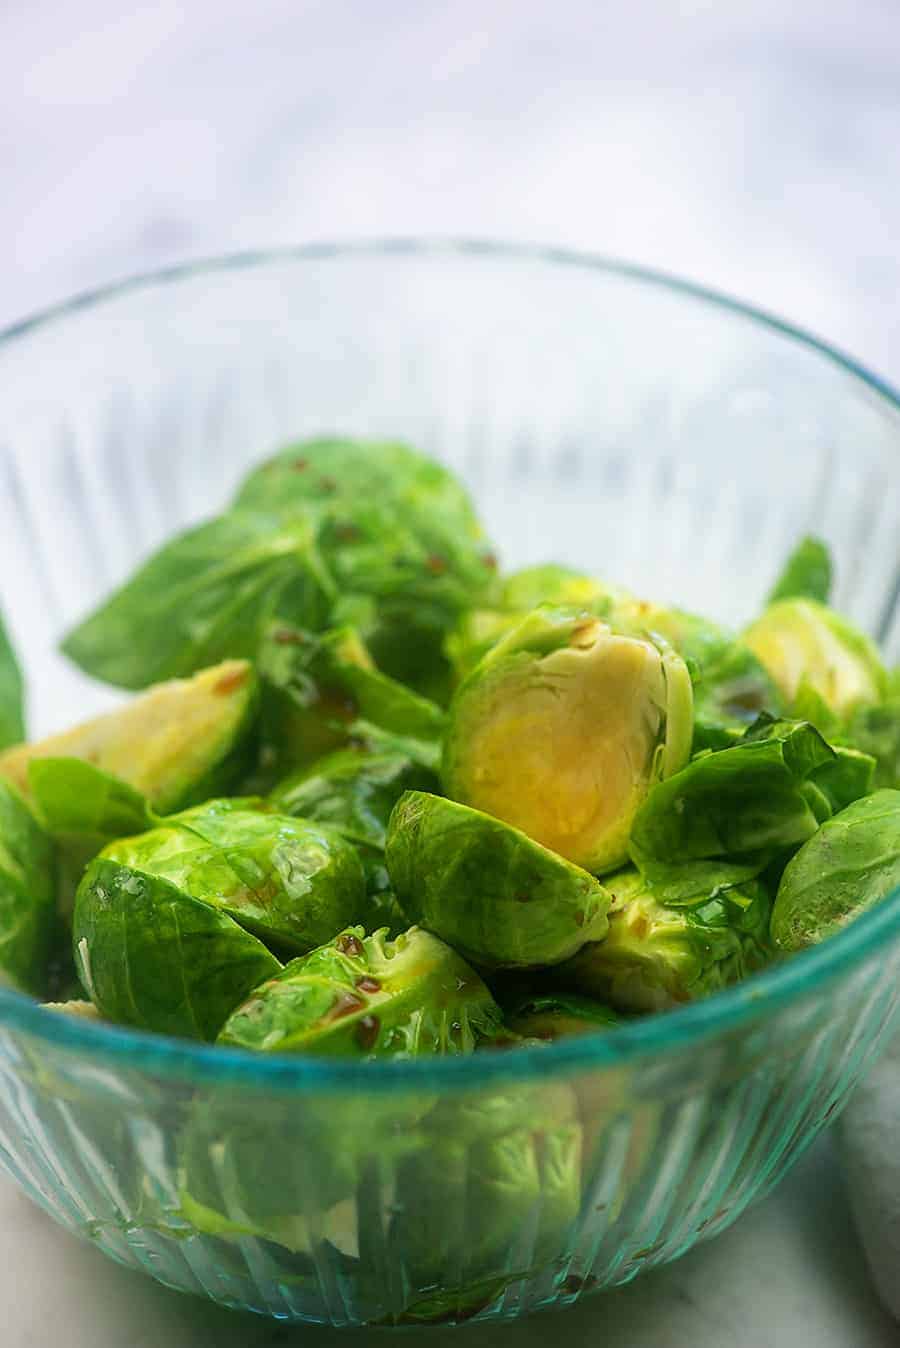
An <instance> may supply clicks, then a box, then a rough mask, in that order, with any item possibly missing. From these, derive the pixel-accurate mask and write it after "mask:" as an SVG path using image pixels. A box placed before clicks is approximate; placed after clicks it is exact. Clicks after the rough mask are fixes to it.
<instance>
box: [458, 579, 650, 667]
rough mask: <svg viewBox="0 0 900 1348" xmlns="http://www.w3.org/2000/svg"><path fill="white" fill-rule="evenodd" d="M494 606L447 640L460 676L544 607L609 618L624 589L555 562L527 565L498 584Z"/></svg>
mask: <svg viewBox="0 0 900 1348" xmlns="http://www.w3.org/2000/svg"><path fill="white" fill-rule="evenodd" d="M488 597H489V598H490V600H491V601H492V607H490V608H472V609H469V610H468V611H467V612H465V613H464V614H463V615H462V617H461V618H460V620H459V622H458V624H457V626H456V627H455V628H454V630H453V631H452V632H451V633H450V635H449V636H448V637H447V641H446V650H447V654H448V656H449V658H450V661H451V663H452V665H453V667H454V670H455V672H456V675H457V678H462V677H463V676H464V675H466V674H468V673H470V672H471V671H472V670H473V669H474V668H475V666H476V665H477V664H478V662H479V660H480V659H481V658H482V656H484V655H486V654H487V653H488V651H489V650H490V649H491V647H492V646H493V645H495V643H496V642H497V641H499V639H500V638H501V637H503V636H505V635H506V633H507V632H510V631H512V629H513V628H514V627H517V626H518V624H519V623H520V622H521V621H522V619H523V618H526V617H527V616H528V614H529V613H530V612H531V611H532V609H535V608H538V607H539V606H540V605H542V604H553V605H556V606H562V607H567V608H577V609H579V610H581V611H582V612H585V613H591V614H593V615H594V617H596V618H609V617H610V615H611V614H612V612H613V610H614V609H615V607H616V605H617V604H618V603H622V602H624V601H625V599H626V598H627V597H628V596H626V594H625V591H624V590H619V589H617V588H616V587H614V586H610V585H606V584H604V583H603V582H602V581H599V580H595V579H594V577H593V576H586V575H584V574H583V573H582V572H580V571H572V570H570V569H569V567H567V566H558V565H557V564H556V563H555V562H548V563H544V564H543V565H539V566H528V567H525V568H524V569H523V570H521V571H514V572H513V573H512V574H511V575H509V576H506V577H505V578H504V579H503V580H502V581H499V582H498V583H497V584H496V585H495V586H494V587H493V589H492V591H491V593H490V595H489V596H488Z"/></svg>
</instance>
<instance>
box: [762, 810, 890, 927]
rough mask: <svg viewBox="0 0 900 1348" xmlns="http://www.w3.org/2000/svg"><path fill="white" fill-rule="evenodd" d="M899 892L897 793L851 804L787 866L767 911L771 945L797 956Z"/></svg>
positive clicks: (816, 834) (804, 846)
mask: <svg viewBox="0 0 900 1348" xmlns="http://www.w3.org/2000/svg"><path fill="white" fill-rule="evenodd" d="M898 886H900V791H891V790H882V791H876V792H874V794H873V795H871V796H865V797H864V798H863V799H862V800H857V801H854V802H853V804H852V805H848V806H847V808H846V809H844V810H841V812H840V814H836V815H835V816H834V818H833V819H829V820H827V821H826V822H825V823H824V824H823V825H822V827H821V828H820V829H819V831H818V833H815V834H814V835H813V836H812V837H811V838H810V839H809V841H808V842H806V843H804V845H803V846H802V847H801V848H800V851H799V852H798V853H797V855H796V856H795V857H794V858H793V859H792V860H791V861H789V862H788V864H787V867H786V868H785V871H784V874H783V875H782V877H781V883H780V885H779V886H778V894H777V896H776V898H775V907H774V909H773V911H772V939H773V941H774V942H775V944H776V946H778V948H779V949H780V950H783V951H794V950H802V949H803V948H804V947H805V946H810V945H816V944H817V943H818V942H819V941H823V940H824V939H825V938H826V937H827V936H831V935H833V934H834V933H835V932H837V931H840V930H841V928H842V927H845V926H847V924H848V923H849V922H852V921H853V919H854V918H856V917H858V916H859V915H860V913H863V912H865V911H866V910H867V909H869V908H872V907H874V905H875V904H877V903H880V901H881V900H882V899H884V898H887V896H888V895H889V894H890V893H891V892H892V890H894V889H896V888H897V887H898Z"/></svg>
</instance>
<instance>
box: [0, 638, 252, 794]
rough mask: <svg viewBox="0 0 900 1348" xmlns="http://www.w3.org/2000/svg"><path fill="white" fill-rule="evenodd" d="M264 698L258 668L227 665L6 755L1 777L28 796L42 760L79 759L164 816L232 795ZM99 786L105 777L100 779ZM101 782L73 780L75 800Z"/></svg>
mask: <svg viewBox="0 0 900 1348" xmlns="http://www.w3.org/2000/svg"><path fill="white" fill-rule="evenodd" d="M258 699H259V692H258V687H257V681H256V676H255V674H254V673H253V669H252V668H251V666H250V665H248V664H247V662H246V661H244V660H228V661H226V662H224V663H223V664H220V665H215V666H213V668H212V669H205V670H203V671H202V672H201V673H200V674H197V675H196V676H195V677H194V678H192V679H188V680H173V681H171V682H169V683H164V684H160V685H159V686H158V687H156V688H151V689H150V690H149V691H148V692H146V693H144V694H143V696H141V697H137V698H134V699H133V701H131V702H129V703H128V704H127V705H126V706H124V707H119V708H117V709H116V710H115V711H111V712H107V713H106V715H104V716H98V717H97V718H96V719H95V720H93V721H87V722H85V724H84V725H80V726H76V728H75V729H74V730H68V731H65V732H63V733H62V734H60V735H51V736H50V738H49V739H46V740H41V741H39V742H38V743H37V744H23V745H20V746H19V747H18V748H16V749H10V750H7V752H6V753H4V754H0V776H3V777H7V778H9V780H10V781H12V782H14V783H15V785H16V786H18V787H19V789H20V790H21V791H23V792H25V793H28V791H29V789H30V788H29V777H28V774H29V765H30V764H31V763H32V762H34V761H35V760H36V759H42V758H57V759H58V758H80V759H84V760H85V761H86V762H88V763H90V764H92V765H93V766H94V767H96V768H99V769H101V770H102V771H103V772H105V773H109V774H111V775H113V776H115V777H118V778H120V779H121V780H122V782H124V783H126V784H127V785H128V786H131V787H134V789H135V791H137V792H140V793H141V794H142V795H144V796H146V798H147V800H148V801H149V803H150V805H151V806H152V808H153V809H155V810H158V811H160V812H161V813H163V814H165V813H168V812H169V811H171V810H176V809H182V808H184V807H185V806H186V805H192V804H194V803H196V802H198V801H202V800H206V799H207V798H208V797H209V796H210V795H214V794H216V793H217V792H221V791H227V790H228V789H229V787H231V786H232V785H233V783H234V782H235V781H236V779H237V777H238V776H239V774H240V773H241V772H242V771H243V770H244V768H245V766H246V763H247V761H248V759H249V757H250V753H251V750H252V748H253V734H254V731H255V728H256V714H257V709H258ZM98 780H99V779H98ZM82 787H85V789H88V790H90V791H91V796H90V801H89V802H86V805H85V808H92V807H93V806H94V804H95V803H96V799H97V797H96V790H97V783H96V782H95V784H94V787H93V788H87V787H86V785H85V783H84V782H81V783H77V784H76V782H75V781H74V780H73V791H72V795H73V807H74V808H76V809H77V808H78V802H77V801H75V800H74V796H75V795H76V794H77V792H78V791H79V790H81V789H82Z"/></svg>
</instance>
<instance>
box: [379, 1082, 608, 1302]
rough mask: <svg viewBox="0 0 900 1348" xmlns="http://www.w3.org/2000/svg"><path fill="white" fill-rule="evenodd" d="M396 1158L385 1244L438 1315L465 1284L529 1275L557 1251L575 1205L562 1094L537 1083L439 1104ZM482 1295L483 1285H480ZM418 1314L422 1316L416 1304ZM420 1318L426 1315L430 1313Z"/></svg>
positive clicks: (573, 1124) (571, 1107)
mask: <svg viewBox="0 0 900 1348" xmlns="http://www.w3.org/2000/svg"><path fill="white" fill-rule="evenodd" d="M422 1133H423V1135H424V1139H425V1145H423V1146H422V1147H421V1148H420V1149H419V1150H417V1151H413V1152H411V1153H410V1155H409V1156H408V1157H407V1158H404V1159H403V1160H402V1162H401V1165H400V1171H399V1179H398V1195H397V1198H398V1201H397V1204H396V1208H397V1216H396V1219H395V1222H394V1225H393V1227H392V1230H391V1237H390V1247H391V1250H392V1251H393V1252H395V1253H396V1256H397V1259H398V1260H399V1261H402V1266H403V1267H404V1268H405V1269H408V1270H409V1277H410V1281H411V1283H412V1286H413V1288H414V1289H415V1291H416V1292H418V1297H417V1298H415V1297H414V1298H412V1299H413V1300H414V1301H419V1300H421V1299H422V1297H423V1294H426V1295H430V1297H431V1298H435V1297H439V1299H440V1304H442V1305H443V1307H444V1308H445V1309H444V1314H448V1313H450V1314H452V1311H453V1309H454V1308H458V1307H459V1306H460V1305H462V1306H464V1305H466V1304H467V1303H468V1301H469V1300H470V1298H471V1294H472V1284H481V1285H483V1284H485V1283H486V1282H487V1281H488V1280H490V1279H493V1278H497V1277H502V1276H504V1275H505V1276H506V1278H507V1279H508V1280H510V1281H512V1280H514V1275H515V1274H518V1276H519V1277H523V1276H525V1275H526V1274H527V1273H530V1272H533V1271H536V1270H537V1269H538V1268H539V1267H540V1266H541V1265H542V1264H543V1263H545V1262H546V1261H547V1260H548V1259H551V1258H553V1257H555V1256H556V1255H558V1253H559V1251H560V1250H561V1249H563V1248H565V1242H566V1237H567V1234H568V1232H569V1230H570V1228H571V1226H572V1224H573V1223H574V1221H575V1220H576V1218H577V1216H578V1211H579V1206H580V1202H581V1158H582V1131H581V1125H580V1124H579V1122H578V1117H577V1106H576V1101H575V1097H574V1095H573V1094H572V1092H571V1091H570V1090H569V1089H568V1088H567V1087H565V1086H560V1085H556V1084H553V1083H549V1082H544V1083H542V1085H541V1086H540V1087H536V1088H528V1087H511V1088H509V1089H508V1090H507V1091H505V1092H497V1091H494V1092H490V1093H481V1094H477V1095H472V1096H470V1097H463V1098H462V1100H459V1101H449V1100H448V1101H445V1102H443V1103H441V1104H439V1105H438V1106H437V1107H436V1108H435V1109H434V1110H433V1111H432V1113H431V1114H430V1115H428V1116H427V1117H426V1118H425V1120H424V1121H423V1124H422ZM485 1292H486V1294H487V1295H488V1297H489V1295H490V1289H485ZM418 1318H426V1316H425V1314H424V1307H423V1306H422V1305H419V1306H418ZM430 1318H434V1317H433V1315H432V1316H431V1317H430Z"/></svg>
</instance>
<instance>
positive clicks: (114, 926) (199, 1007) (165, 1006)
mask: <svg viewBox="0 0 900 1348" xmlns="http://www.w3.org/2000/svg"><path fill="white" fill-rule="evenodd" d="M73 946H74V952H75V963H76V967H77V970H78V976H79V978H80V979H81V982H82V985H83V986H84V989H85V991H86V992H87V993H88V995H89V997H90V999H91V1001H92V1002H93V1004H94V1005H95V1006H96V1008H97V1010H98V1011H99V1013H100V1015H101V1016H103V1017H104V1018H105V1019H106V1020H113V1021H117V1022H120V1023H121V1024H124V1025H136V1026H138V1027H139V1028H141V1029H147V1030H158V1031H160V1032H161V1033H163V1034H175V1035H184V1036H188V1037H192V1038H199V1039H215V1037H216V1035H217V1034H218V1032H219V1030H220V1029H221V1028H222V1025H223V1024H224V1023H225V1021H226V1019H227V1018H228V1016H229V1014H230V1013H231V1011H232V1010H233V1009H234V1008H235V1006H237V1005H238V1004H239V1003H240V1002H241V1001H242V1000H243V999H244V997H246V996H247V994H248V993H249V992H250V991H251V989H253V988H255V987H256V986H257V984H258V983H261V982H262V981H263V980H264V979H265V978H270V977H271V976H272V975H273V974H274V973H276V972H277V971H278V970H279V969H280V968H281V965H280V964H279V962H278V960H277V959H276V958H275V956H274V955H273V954H271V952H270V951H268V950H267V949H266V947H265V946H264V945H263V944H262V942H261V941H259V940H257V938H256V937H255V936H252V935H251V934H250V933H249V932H248V931H244V929H243V928H242V927H240V926H238V924H237V922H235V921H234V920H233V919H232V918H231V917H229V916H228V914H227V912H224V911H222V910H221V909H220V908H217V907H213V905H212V904H210V903H204V902H201V901H200V900H199V899H195V898H192V897H191V896H190V895H189V894H187V893H186V892H185V891H184V890H183V889H180V888H178V887H176V885H174V884H172V883H170V881H168V880H167V879H165V878H163V877H161V876H160V875H155V874H152V873H144V872H142V871H141V870H140V869H138V868H136V867H135V866H133V865H127V864H122V863H121V862H119V861H117V860H115V859H114V858H112V857H108V856H105V855H104V854H102V853H101V855H100V856H99V857H97V858H96V860H94V861H92V862H91V864H90V866H89V867H88V870H87V872H86V874H85V877H84V879H83V880H82V882H81V884H80V885H79V888H78V895H77V898H76V901H75V916H74V930H73Z"/></svg>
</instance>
